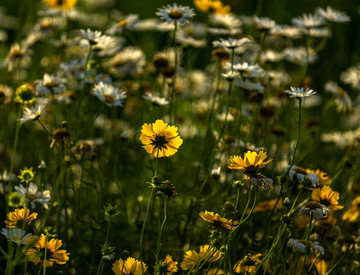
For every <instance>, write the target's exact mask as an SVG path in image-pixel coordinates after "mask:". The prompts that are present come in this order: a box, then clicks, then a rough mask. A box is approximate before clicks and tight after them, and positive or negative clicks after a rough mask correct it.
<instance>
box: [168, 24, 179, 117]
mask: <svg viewBox="0 0 360 275" xmlns="http://www.w3.org/2000/svg"><path fill="white" fill-rule="evenodd" d="M176 31H177V21H174V32H173V38H172V42H171V45H172V46H173V47H174V48H175V65H174V75H173V80H172V89H171V94H170V108H169V112H170V113H169V115H170V123H173V121H172V119H173V116H172V113H173V109H175V108H174V96H175V82H176V74H177V65H178V53H177V47H176V45H175V37H176ZM175 115H176V114H175Z"/></svg>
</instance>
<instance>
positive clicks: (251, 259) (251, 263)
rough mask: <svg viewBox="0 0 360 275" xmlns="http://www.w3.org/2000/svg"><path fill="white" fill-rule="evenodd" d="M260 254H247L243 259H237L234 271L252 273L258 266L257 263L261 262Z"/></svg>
mask: <svg viewBox="0 0 360 275" xmlns="http://www.w3.org/2000/svg"><path fill="white" fill-rule="evenodd" d="M261 256H262V254H261V253H258V254H256V255H252V254H250V253H249V254H247V255H246V256H245V257H244V258H243V259H241V260H239V261H238V262H237V263H236V264H235V266H234V271H235V272H236V273H241V272H244V273H246V274H251V273H254V272H255V271H256V269H257V267H258V265H259V264H260V263H261V260H260V258H261Z"/></svg>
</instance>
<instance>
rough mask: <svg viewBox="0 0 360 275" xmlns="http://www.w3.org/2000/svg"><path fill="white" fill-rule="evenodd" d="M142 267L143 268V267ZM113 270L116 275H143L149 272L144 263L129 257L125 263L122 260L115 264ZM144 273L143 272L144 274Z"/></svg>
mask: <svg viewBox="0 0 360 275" xmlns="http://www.w3.org/2000/svg"><path fill="white" fill-rule="evenodd" d="M141 265H142V267H141ZM112 270H113V271H114V273H115V274H116V275H123V274H132V275H141V274H143V272H144V273H145V272H146V270H147V266H146V264H144V263H141V262H140V261H138V260H135V259H134V258H132V257H129V258H127V259H126V261H125V262H124V261H123V260H122V259H119V260H117V261H115V262H114V263H113V266H112ZM142 271H143V272H142Z"/></svg>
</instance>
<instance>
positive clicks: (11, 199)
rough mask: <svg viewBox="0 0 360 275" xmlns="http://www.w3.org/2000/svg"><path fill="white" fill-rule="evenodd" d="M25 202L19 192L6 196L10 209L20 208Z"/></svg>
mask: <svg viewBox="0 0 360 275" xmlns="http://www.w3.org/2000/svg"><path fill="white" fill-rule="evenodd" d="M24 202H25V198H24V197H23V196H21V195H20V193H19V192H11V193H10V194H9V196H8V204H9V206H10V207H20V206H22V205H23V203H24Z"/></svg>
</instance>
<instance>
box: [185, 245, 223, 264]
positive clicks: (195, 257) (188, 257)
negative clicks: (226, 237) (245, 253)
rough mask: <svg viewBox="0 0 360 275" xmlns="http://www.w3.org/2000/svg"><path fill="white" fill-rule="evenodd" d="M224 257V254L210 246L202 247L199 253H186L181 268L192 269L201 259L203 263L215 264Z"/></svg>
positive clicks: (192, 251) (190, 251)
mask: <svg viewBox="0 0 360 275" xmlns="http://www.w3.org/2000/svg"><path fill="white" fill-rule="evenodd" d="M221 256H222V253H221V252H220V251H219V250H217V249H216V248H215V247H210V246H209V245H202V246H200V250H199V253H197V252H196V251H195V250H188V251H186V253H185V256H184V260H183V261H182V262H181V264H180V266H181V268H182V269H183V270H189V269H191V268H192V267H193V266H194V265H195V264H196V263H197V262H198V261H200V259H201V263H199V266H200V265H201V264H202V263H203V262H215V261H217V260H219V259H220V258H221Z"/></svg>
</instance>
